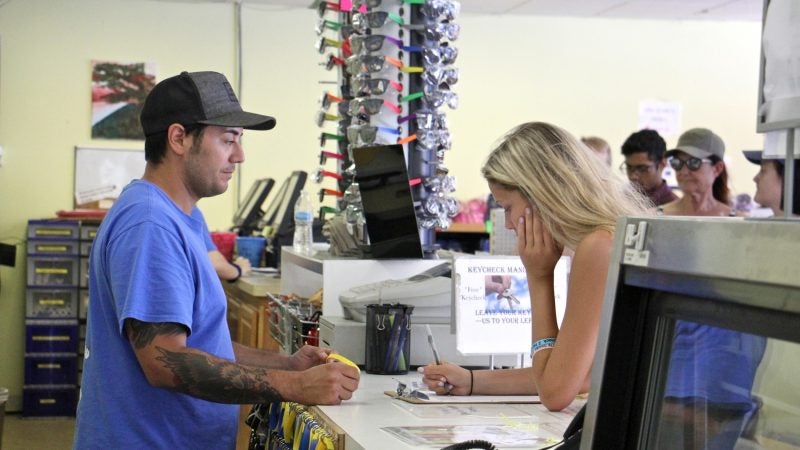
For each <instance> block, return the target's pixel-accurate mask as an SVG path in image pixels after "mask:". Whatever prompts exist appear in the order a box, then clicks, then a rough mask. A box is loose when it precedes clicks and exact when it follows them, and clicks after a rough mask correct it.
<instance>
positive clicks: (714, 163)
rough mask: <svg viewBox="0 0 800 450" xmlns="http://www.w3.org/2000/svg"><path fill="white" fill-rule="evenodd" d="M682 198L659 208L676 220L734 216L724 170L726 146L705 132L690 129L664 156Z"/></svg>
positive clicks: (714, 135)
mask: <svg viewBox="0 0 800 450" xmlns="http://www.w3.org/2000/svg"><path fill="white" fill-rule="evenodd" d="M666 155H667V157H668V161H669V165H670V167H672V169H673V170H674V171H675V178H676V179H677V181H678V187H680V189H681V191H682V192H683V196H682V197H681V198H680V199H678V200H675V201H672V202H670V203H667V204H665V205H663V207H659V208H658V209H659V211H661V212H663V213H664V214H668V215H679V216H735V215H736V210H735V209H734V208H732V206H731V204H732V203H731V193H730V189H729V188H728V172H727V169H726V168H725V162H724V161H723V158H724V157H725V143H724V142H723V141H722V138H720V137H719V136H718V135H716V134H715V133H714V132H713V131H711V130H709V129H708V128H692V129H690V130H688V131H686V132H684V133H683V134H681V135H680V137H679V138H678V144H677V145H676V146H675V148H673V149H671V150H669V151H667V153H666Z"/></svg>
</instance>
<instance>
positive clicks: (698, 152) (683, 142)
mask: <svg viewBox="0 0 800 450" xmlns="http://www.w3.org/2000/svg"><path fill="white" fill-rule="evenodd" d="M679 151H680V152H684V153H686V154H688V155H690V156H694V157H695V158H708V157H709V156H711V155H714V156H716V157H717V158H719V159H723V158H724V157H725V143H724V142H722V139H721V138H720V137H719V136H717V135H716V134H714V132H712V131H711V130H709V129H707V128H692V129H691V130H688V131H686V132H684V133H683V134H682V135H681V136H680V137H679V138H678V145H676V146H675V148H673V149H671V150H669V151H668V152H667V156H673V155H674V154H675V153H676V152H679Z"/></svg>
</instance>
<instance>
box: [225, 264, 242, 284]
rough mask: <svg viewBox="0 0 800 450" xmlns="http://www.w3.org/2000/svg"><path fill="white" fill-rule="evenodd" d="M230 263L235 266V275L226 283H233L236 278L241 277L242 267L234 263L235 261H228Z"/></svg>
mask: <svg viewBox="0 0 800 450" xmlns="http://www.w3.org/2000/svg"><path fill="white" fill-rule="evenodd" d="M230 264H231V265H232V266H233V267H235V268H236V276H235V277H234V278H231V279H230V280H228V283H235V282H236V281H238V280H239V278H241V277H242V268H241V267H239V265H238V264H236V263H230Z"/></svg>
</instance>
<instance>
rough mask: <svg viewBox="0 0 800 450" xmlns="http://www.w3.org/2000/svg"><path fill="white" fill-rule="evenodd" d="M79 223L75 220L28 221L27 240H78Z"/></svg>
mask: <svg viewBox="0 0 800 450" xmlns="http://www.w3.org/2000/svg"><path fill="white" fill-rule="evenodd" d="M79 233H80V223H79V222H78V221H75V220H29V221H28V239H75V240H77V239H78V236H79Z"/></svg>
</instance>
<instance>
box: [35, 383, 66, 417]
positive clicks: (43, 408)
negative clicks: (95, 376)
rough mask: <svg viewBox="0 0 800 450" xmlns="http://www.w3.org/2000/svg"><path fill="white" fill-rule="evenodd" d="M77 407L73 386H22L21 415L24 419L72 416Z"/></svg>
mask: <svg viewBox="0 0 800 450" xmlns="http://www.w3.org/2000/svg"><path fill="white" fill-rule="evenodd" d="M77 406H78V390H77V389H76V387H75V386H68V385H63V386H60V385H58V386H27V385H26V386H24V387H23V389H22V411H23V413H22V415H23V416H25V417H63V416H74V415H75V411H76V409H77Z"/></svg>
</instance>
